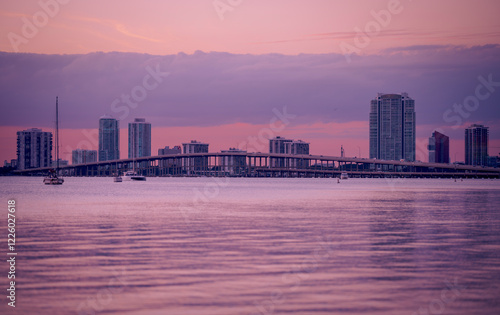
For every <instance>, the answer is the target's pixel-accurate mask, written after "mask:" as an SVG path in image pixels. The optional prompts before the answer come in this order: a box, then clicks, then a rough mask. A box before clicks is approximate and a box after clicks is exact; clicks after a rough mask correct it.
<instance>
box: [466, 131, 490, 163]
mask: <svg viewBox="0 0 500 315" xmlns="http://www.w3.org/2000/svg"><path fill="white" fill-rule="evenodd" d="M465 164H467V165H482V166H488V127H485V126H483V125H476V124H474V125H471V126H470V127H469V128H467V129H465Z"/></svg>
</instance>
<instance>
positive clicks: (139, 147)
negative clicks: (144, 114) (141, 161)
mask: <svg viewBox="0 0 500 315" xmlns="http://www.w3.org/2000/svg"><path fill="white" fill-rule="evenodd" d="M142 156H151V124H150V123H148V122H146V119H144V118H136V119H135V120H134V122H131V123H129V124H128V158H129V159H133V158H138V157H142Z"/></svg>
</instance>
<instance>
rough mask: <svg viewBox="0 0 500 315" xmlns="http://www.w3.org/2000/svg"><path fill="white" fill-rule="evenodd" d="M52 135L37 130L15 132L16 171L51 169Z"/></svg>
mask: <svg viewBox="0 0 500 315" xmlns="http://www.w3.org/2000/svg"><path fill="white" fill-rule="evenodd" d="M51 164H52V133H51V132H46V131H42V130H41V129H38V128H31V129H28V130H23V131H18V132H17V169H19V170H25V169H29V168H38V167H51Z"/></svg>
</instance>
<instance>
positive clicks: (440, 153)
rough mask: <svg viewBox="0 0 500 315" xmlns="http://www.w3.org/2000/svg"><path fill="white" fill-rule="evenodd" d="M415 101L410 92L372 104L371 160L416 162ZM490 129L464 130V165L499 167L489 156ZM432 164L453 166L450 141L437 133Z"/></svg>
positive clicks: (431, 149)
mask: <svg viewBox="0 0 500 315" xmlns="http://www.w3.org/2000/svg"><path fill="white" fill-rule="evenodd" d="M415 127H416V123H415V100H413V99H412V98H410V97H409V96H408V94H407V93H401V94H383V93H379V94H378V95H377V98H375V99H373V100H372V101H371V103H370V158H372V159H380V160H405V161H415V153H416V150H415V149H416V148H415ZM488 135H489V134H488V127H485V126H483V125H477V124H473V125H471V126H470V127H468V128H466V129H465V165H473V166H492V167H497V166H498V161H497V160H498V157H496V156H489V155H488ZM427 149H428V151H429V163H450V138H449V137H448V136H446V135H444V134H442V133H440V132H438V131H434V132H433V133H432V135H431V137H430V138H429V144H428V147H427Z"/></svg>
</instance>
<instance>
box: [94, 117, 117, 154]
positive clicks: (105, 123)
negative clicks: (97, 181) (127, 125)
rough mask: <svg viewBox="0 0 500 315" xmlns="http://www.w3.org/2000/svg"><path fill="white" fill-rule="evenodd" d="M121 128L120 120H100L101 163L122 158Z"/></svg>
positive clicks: (106, 118) (103, 118)
mask: <svg viewBox="0 0 500 315" xmlns="http://www.w3.org/2000/svg"><path fill="white" fill-rule="evenodd" d="M119 147H120V127H119V123H118V120H116V119H114V118H113V117H110V116H102V117H101V118H100V119H99V161H109V160H118V159H119V158H120V149H119Z"/></svg>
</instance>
